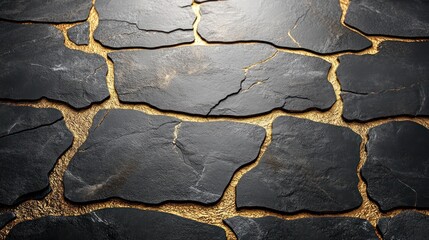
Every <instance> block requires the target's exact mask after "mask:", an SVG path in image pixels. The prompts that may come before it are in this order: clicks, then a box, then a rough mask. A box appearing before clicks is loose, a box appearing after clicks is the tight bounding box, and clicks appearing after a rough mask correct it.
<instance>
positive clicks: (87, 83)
mask: <svg viewBox="0 0 429 240" xmlns="http://www.w3.org/2000/svg"><path fill="white" fill-rule="evenodd" d="M0 42H1V43H2V44H0V98H2V99H10V100H38V99H40V98H42V97H46V98H48V99H51V100H56V101H60V102H64V103H67V104H69V105H71V106H73V107H75V108H84V107H88V106H89V105H91V103H94V102H101V101H103V100H104V99H106V98H108V97H109V91H108V89H107V83H106V74H107V64H106V61H105V60H104V59H103V57H101V56H99V55H96V54H89V53H85V52H81V51H77V50H72V49H69V48H66V47H65V46H64V37H63V34H62V33H61V32H60V31H59V30H58V29H56V28H55V27H53V26H49V25H42V24H16V23H6V22H0Z"/></svg>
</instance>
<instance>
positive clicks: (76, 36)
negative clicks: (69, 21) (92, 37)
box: [67, 22, 89, 45]
mask: <svg viewBox="0 0 429 240" xmlns="http://www.w3.org/2000/svg"><path fill="white" fill-rule="evenodd" d="M67 36H68V37H69V39H70V41H72V42H74V43H75V44H77V45H88V44H89V22H84V23H80V24H77V25H76V26H74V27H71V28H69V29H68V30H67Z"/></svg>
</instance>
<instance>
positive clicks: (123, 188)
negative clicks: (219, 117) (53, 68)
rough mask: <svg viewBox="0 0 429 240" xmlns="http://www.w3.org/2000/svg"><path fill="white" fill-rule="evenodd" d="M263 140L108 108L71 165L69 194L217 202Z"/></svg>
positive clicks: (240, 130)
mask: <svg viewBox="0 0 429 240" xmlns="http://www.w3.org/2000/svg"><path fill="white" fill-rule="evenodd" d="M124 120H126V121H124ZM264 137H265V131H264V129H263V128H261V127H258V126H255V125H250V124H243V123H234V122H210V123H209V122H207V123H196V122H180V121H179V120H178V119H176V118H172V117H167V116H153V115H152V116H151V115H147V114H144V113H142V112H138V111H132V110H111V111H107V110H102V111H100V112H99V113H97V115H96V116H95V118H94V123H93V126H92V127H91V129H90V131H89V137H88V139H87V141H86V142H85V143H84V144H83V145H82V146H81V147H80V148H79V150H78V152H77V154H76V155H75V156H74V157H73V159H72V160H71V162H70V165H69V166H68V169H67V171H66V173H65V176H64V186H65V196H66V197H67V199H69V200H71V201H74V202H88V201H95V200H103V199H108V198H112V197H118V198H122V199H126V200H130V201H138V202H144V203H149V204H158V203H162V202H165V201H195V202H201V203H205V204H209V203H214V202H216V201H218V200H219V199H220V197H221V196H222V194H223V191H224V190H225V188H226V186H227V184H228V183H229V181H230V179H231V177H232V175H233V173H234V172H235V171H236V170H237V169H238V168H240V167H241V166H243V165H244V164H247V163H249V162H251V161H253V160H255V159H256V157H257V156H258V153H259V148H260V146H261V145H262V142H263V140H264Z"/></svg>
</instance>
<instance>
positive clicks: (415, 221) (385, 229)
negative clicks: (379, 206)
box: [377, 211, 429, 240]
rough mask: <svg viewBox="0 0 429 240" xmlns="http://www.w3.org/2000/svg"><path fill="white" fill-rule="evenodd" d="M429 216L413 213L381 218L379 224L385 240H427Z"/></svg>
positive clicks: (408, 212) (378, 226) (407, 212)
mask: <svg viewBox="0 0 429 240" xmlns="http://www.w3.org/2000/svg"><path fill="white" fill-rule="evenodd" d="M428 226H429V216H427V215H424V214H421V213H418V212H412V211H405V212H401V213H400V214H398V215H396V216H395V217H390V218H381V219H380V220H379V221H378V223H377V228H378V229H379V230H380V233H381V236H382V237H383V239H384V240H398V239H413V240H426V239H428V236H429V228H428Z"/></svg>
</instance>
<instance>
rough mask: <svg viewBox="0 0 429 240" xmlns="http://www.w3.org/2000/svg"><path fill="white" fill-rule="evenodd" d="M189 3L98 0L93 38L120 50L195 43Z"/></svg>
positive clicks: (182, 1)
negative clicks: (96, 25) (96, 23)
mask: <svg viewBox="0 0 429 240" xmlns="http://www.w3.org/2000/svg"><path fill="white" fill-rule="evenodd" d="M191 5H192V0H144V1H141V0H97V1H96V3H95V7H96V9H97V12H98V14H99V19H100V21H99V24H98V27H97V29H96V31H95V33H94V38H95V39H96V40H98V41H100V42H101V43H102V44H103V45H105V46H109V47H114V48H121V47H146V48H154V47H160V46H172V45H177V44H180V43H191V42H193V41H194V33H193V27H192V24H193V23H194V21H195V19H196V16H195V14H194V12H193V11H192V8H191Z"/></svg>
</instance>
